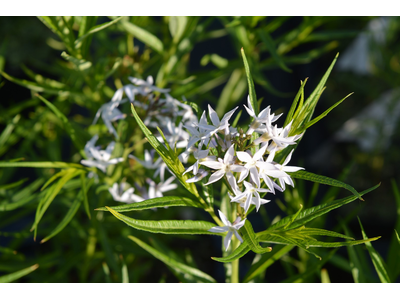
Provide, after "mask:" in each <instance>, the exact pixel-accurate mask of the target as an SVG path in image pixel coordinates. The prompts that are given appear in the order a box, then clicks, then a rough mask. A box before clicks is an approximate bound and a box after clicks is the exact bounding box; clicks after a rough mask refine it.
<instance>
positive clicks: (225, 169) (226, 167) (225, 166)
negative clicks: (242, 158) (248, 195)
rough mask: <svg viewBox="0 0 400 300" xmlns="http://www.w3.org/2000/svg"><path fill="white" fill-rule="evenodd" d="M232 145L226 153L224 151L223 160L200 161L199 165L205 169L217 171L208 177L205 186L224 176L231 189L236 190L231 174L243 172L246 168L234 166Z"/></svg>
mask: <svg viewBox="0 0 400 300" xmlns="http://www.w3.org/2000/svg"><path fill="white" fill-rule="evenodd" d="M233 147H234V145H232V146H230V147H229V149H228V151H226V153H225V156H224V160H222V159H221V158H218V161H202V162H201V163H200V164H201V165H204V166H206V167H209V168H211V169H214V170H218V171H217V172H215V173H214V174H212V175H211V176H210V179H209V180H208V182H207V183H206V184H205V185H207V184H210V183H213V182H216V181H218V180H220V179H221V178H222V177H224V175H226V179H227V180H228V182H229V184H230V185H231V186H232V188H233V189H235V188H237V184H236V179H235V177H234V176H233V174H232V172H244V171H246V168H245V167H243V166H240V165H236V164H234V162H235V159H234V154H235V150H234V149H233Z"/></svg>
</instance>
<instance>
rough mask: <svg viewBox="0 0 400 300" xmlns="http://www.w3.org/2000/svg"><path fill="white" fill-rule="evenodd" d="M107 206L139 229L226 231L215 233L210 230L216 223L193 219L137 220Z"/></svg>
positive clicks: (127, 222)
mask: <svg viewBox="0 0 400 300" xmlns="http://www.w3.org/2000/svg"><path fill="white" fill-rule="evenodd" d="M106 208H107V209H108V210H109V211H110V212H111V213H112V214H113V215H114V217H116V218H117V219H118V220H120V221H122V222H124V223H125V224H127V225H128V226H131V227H133V228H135V229H138V230H144V231H148V232H152V233H163V234H210V235H222V236H223V235H225V234H224V233H213V232H210V231H208V230H209V229H211V228H212V227H214V226H215V225H214V224H213V223H210V222H206V221H192V220H161V221H147V220H146V221H144V220H137V219H133V218H130V217H127V216H125V215H122V214H120V213H118V212H116V211H115V210H113V209H111V208H110V207H107V206H106Z"/></svg>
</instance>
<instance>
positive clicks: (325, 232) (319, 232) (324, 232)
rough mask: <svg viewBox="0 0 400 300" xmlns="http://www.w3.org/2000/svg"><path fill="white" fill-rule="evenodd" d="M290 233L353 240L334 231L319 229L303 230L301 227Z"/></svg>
mask: <svg viewBox="0 0 400 300" xmlns="http://www.w3.org/2000/svg"><path fill="white" fill-rule="evenodd" d="M290 232H291V233H293V234H295V233H298V234H304V235H322V236H332V237H338V238H342V239H348V240H354V238H352V237H350V236H347V235H344V234H341V233H337V232H334V231H329V230H325V229H319V228H305V227H301V228H298V229H293V230H290Z"/></svg>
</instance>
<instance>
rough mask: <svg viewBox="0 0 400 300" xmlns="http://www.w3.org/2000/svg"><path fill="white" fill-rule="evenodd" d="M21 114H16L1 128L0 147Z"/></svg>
mask: <svg viewBox="0 0 400 300" xmlns="http://www.w3.org/2000/svg"><path fill="white" fill-rule="evenodd" d="M20 118H21V115H16V116H15V117H14V118H13V119H12V121H11V122H10V123H9V124H8V125H7V127H6V128H5V129H4V130H3V132H2V133H1V135H0V148H1V147H2V146H3V145H4V144H5V143H6V142H7V140H8V138H9V137H10V135H11V133H12V131H13V130H14V128H15V126H16V125H17V123H18V122H19V119H20Z"/></svg>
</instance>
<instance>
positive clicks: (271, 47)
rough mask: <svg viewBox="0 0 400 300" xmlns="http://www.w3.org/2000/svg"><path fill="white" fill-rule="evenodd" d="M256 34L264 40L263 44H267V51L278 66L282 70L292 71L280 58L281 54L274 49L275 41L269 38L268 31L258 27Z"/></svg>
mask: <svg viewBox="0 0 400 300" xmlns="http://www.w3.org/2000/svg"><path fill="white" fill-rule="evenodd" d="M257 34H258V36H259V37H260V38H261V40H262V41H263V42H264V44H265V46H267V49H268V51H269V53H271V55H272V57H273V58H274V59H275V61H276V62H277V64H278V66H280V67H281V69H282V70H284V71H286V72H289V73H292V70H290V69H289V68H288V67H287V66H286V64H285V62H284V61H283V60H282V58H281V56H280V55H279V54H278V52H277V51H276V46H275V43H274V41H273V39H272V38H271V36H270V35H269V34H268V32H267V31H265V30H264V29H259V30H257Z"/></svg>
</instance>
